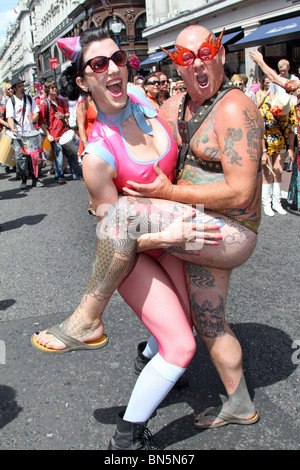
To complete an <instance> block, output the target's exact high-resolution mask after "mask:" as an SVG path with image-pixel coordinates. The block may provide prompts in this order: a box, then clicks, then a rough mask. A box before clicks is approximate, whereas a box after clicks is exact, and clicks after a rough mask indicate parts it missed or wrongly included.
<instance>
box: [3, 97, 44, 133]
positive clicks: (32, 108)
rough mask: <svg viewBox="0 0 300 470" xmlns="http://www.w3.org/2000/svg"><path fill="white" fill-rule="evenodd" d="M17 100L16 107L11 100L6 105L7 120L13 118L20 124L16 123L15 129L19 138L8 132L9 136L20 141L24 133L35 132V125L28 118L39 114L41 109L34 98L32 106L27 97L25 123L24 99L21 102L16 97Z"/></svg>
mask: <svg viewBox="0 0 300 470" xmlns="http://www.w3.org/2000/svg"><path fill="white" fill-rule="evenodd" d="M14 98H15V106H13V104H12V101H11V98H10V99H9V100H8V102H7V104H6V118H9V117H11V118H13V119H14V120H15V121H16V122H17V123H18V124H16V122H15V128H16V130H17V132H18V134H17V136H16V137H15V136H14V135H13V133H11V132H8V135H9V136H10V137H11V138H13V139H20V138H21V133H22V132H33V131H35V128H34V125H33V123H32V122H31V121H30V120H29V118H28V116H31V114H35V113H37V112H39V110H40V108H39V107H38V105H37V104H36V102H35V100H34V99H33V98H32V104H31V105H30V101H29V98H28V97H26V109H25V115H24V121H23V104H24V99H23V98H22V99H21V100H20V99H19V98H17V97H16V96H14Z"/></svg>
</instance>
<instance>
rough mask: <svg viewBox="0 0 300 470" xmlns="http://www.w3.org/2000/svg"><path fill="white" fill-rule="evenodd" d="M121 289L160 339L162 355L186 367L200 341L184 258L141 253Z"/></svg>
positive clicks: (158, 340) (166, 359)
mask: <svg viewBox="0 0 300 470" xmlns="http://www.w3.org/2000/svg"><path fill="white" fill-rule="evenodd" d="M168 273H170V275H169V274H168ZM170 276H171V277H170ZM118 290H119V293H120V294H121V296H122V297H123V299H124V300H125V302H126V303H127V304H128V305H129V306H130V307H131V308H132V310H133V311H134V312H135V313H136V314H137V315H138V317H139V318H140V319H141V321H142V322H143V324H144V325H145V326H146V327H147V328H148V330H149V331H150V332H151V333H152V334H153V336H154V337H155V338H156V340H157V342H158V344H159V354H160V356H161V357H162V358H163V359H164V360H165V361H166V362H169V363H170V364H173V365H176V366H178V367H181V368H186V367H187V366H188V364H189V363H190V361H191V359H192V357H193V355H194V353H195V350H196V343H195V338H194V335H193V331H192V328H191V323H190V318H189V300H188V295H187V290H186V283H185V277H184V271H183V263H182V261H181V260H179V259H177V258H175V257H173V256H172V255H165V256H164V257H163V258H162V260H161V261H160V262H158V261H156V260H154V259H153V258H151V257H150V256H148V255H146V254H142V253H141V254H139V255H138V256H137V262H136V265H135V267H134V269H133V270H132V271H131V273H130V274H129V275H128V276H127V277H126V279H125V280H124V281H123V282H122V284H121V285H120V286H119V289H118Z"/></svg>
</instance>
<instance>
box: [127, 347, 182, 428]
mask: <svg viewBox="0 0 300 470" xmlns="http://www.w3.org/2000/svg"><path fill="white" fill-rule="evenodd" d="M184 371H185V369H183V368H181V367H178V366H175V365H173V364H170V363H169V362H166V361H165V360H164V359H163V358H162V357H161V356H160V355H159V354H156V356H154V358H153V359H151V361H150V362H148V364H147V365H146V366H145V367H144V369H143V370H142V372H141V374H140V376H139V378H138V380H137V382H136V384H135V387H134V389H133V392H132V395H131V397H130V400H129V403H128V406H127V408H126V411H125V414H124V417H123V419H124V420H125V421H130V422H131V423H144V422H145V421H147V420H148V419H149V418H150V416H151V415H152V413H154V411H155V410H156V408H157V407H158V405H159V404H160V403H161V402H162V400H163V399H164V398H165V396H166V395H167V394H168V393H169V391H170V390H171V389H172V387H173V386H174V384H175V383H176V382H177V380H178V379H179V377H180V376H181V375H182V374H183V372H184Z"/></svg>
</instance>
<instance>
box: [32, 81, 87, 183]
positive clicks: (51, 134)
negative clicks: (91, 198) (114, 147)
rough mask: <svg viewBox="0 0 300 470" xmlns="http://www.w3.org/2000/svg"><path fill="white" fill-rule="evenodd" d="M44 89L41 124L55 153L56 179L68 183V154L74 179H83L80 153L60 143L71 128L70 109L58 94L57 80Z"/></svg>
mask: <svg viewBox="0 0 300 470" xmlns="http://www.w3.org/2000/svg"><path fill="white" fill-rule="evenodd" d="M44 91H45V94H46V96H47V98H46V99H45V101H44V102H43V103H42V104H41V108H40V121H39V124H40V126H41V128H42V130H43V132H44V133H45V135H46V137H48V140H49V142H50V143H51V146H52V149H53V153H54V168H55V180H56V182H57V183H58V184H64V183H66V181H65V177H64V165H63V157H64V155H65V156H66V158H67V160H68V163H69V166H70V170H71V172H72V175H73V179H74V180H82V179H83V178H82V172H81V168H80V166H79V163H78V155H75V154H73V153H71V152H70V151H69V150H68V149H67V148H66V147H65V146H62V145H61V144H60V143H59V140H60V138H61V137H62V135H63V134H64V133H65V132H66V131H67V130H68V129H69V127H68V124H67V119H68V118H69V117H70V114H69V110H68V108H67V106H66V103H65V101H64V99H63V98H59V97H58V94H57V85H56V83H55V82H53V81H52V82H48V83H45V86H44Z"/></svg>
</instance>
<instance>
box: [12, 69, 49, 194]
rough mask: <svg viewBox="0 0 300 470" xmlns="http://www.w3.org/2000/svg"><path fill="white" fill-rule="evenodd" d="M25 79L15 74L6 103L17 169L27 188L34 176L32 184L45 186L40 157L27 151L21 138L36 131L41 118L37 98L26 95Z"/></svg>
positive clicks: (22, 186) (23, 186)
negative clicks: (35, 125)
mask: <svg viewBox="0 0 300 470" xmlns="http://www.w3.org/2000/svg"><path fill="white" fill-rule="evenodd" d="M24 83H25V82H24V80H23V79H22V78H21V77H18V76H15V77H13V79H12V81H11V85H12V88H13V91H14V95H13V96H11V97H10V98H9V100H8V102H7V104H6V117H7V121H8V124H9V127H10V130H11V133H10V137H12V139H13V140H12V147H13V149H14V151H15V159H16V171H17V174H18V176H19V177H20V178H21V186H20V188H21V189H26V188H27V178H28V176H29V175H30V176H31V178H32V186H33V187H34V186H37V187H43V186H44V184H43V183H42V182H41V181H39V180H38V160H39V157H38V156H37V155H36V154H35V155H34V154H33V153H31V154H29V153H26V152H25V150H24V143H23V141H22V139H21V133H22V132H34V131H35V127H34V122H36V121H38V118H39V107H38V106H37V104H36V102H35V100H34V99H33V98H31V97H30V96H28V95H25V86H24Z"/></svg>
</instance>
